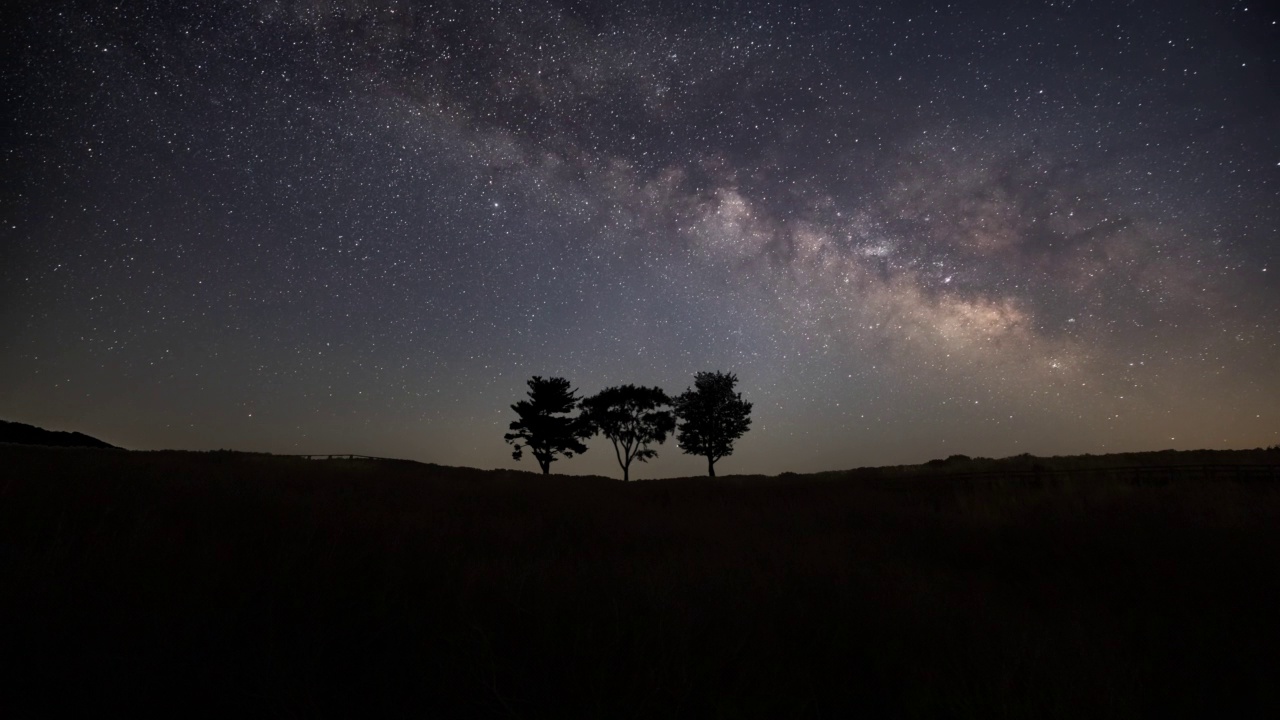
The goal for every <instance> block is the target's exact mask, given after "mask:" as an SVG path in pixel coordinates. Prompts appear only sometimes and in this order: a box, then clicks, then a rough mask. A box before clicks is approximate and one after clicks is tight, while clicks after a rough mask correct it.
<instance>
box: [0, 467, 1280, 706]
mask: <svg viewBox="0 0 1280 720" xmlns="http://www.w3.org/2000/svg"><path fill="white" fill-rule="evenodd" d="M1278 456H1280V453H1276V452H1265V451H1259V452H1255V453H1252V454H1244V453H1238V454H1207V455H1201V456H1194V457H1193V456H1189V455H1178V456H1176V457H1175V456H1173V455H1169V456H1166V457H1165V460H1167V461H1168V462H1169V463H1170V464H1182V465H1192V464H1194V465H1205V464H1208V465H1210V466H1216V465H1229V464H1231V463H1236V464H1239V463H1246V464H1271V465H1275V464H1277V463H1280V457H1278ZM1152 458H1154V459H1155V460H1160V458H1159V456H1151V457H1147V458H1145V459H1141V458H1140V459H1139V460H1140V461H1141V462H1146V463H1151V462H1153V459H1152ZM1107 462H1108V461H1106V460H1104V459H1096V460H1092V461H1081V462H1080V463H1077V464H1076V465H1073V466H1072V467H1080V468H1083V467H1085V466H1087V465H1089V464H1093V465H1096V466H1100V467H1101V466H1105V465H1106V463H1107ZM1109 462H1111V463H1112V464H1116V463H1117V462H1119V464H1126V463H1129V464H1131V463H1132V462H1134V461H1133V460H1132V459H1129V460H1124V461H1122V462H1121V461H1116V460H1114V459H1113V460H1111V461H1109ZM1157 464H1158V463H1157ZM1050 465H1051V463H1048V461H1046V463H1044V464H1041V465H1039V466H1038V467H1037V468H1036V472H1035V474H1033V475H1027V476H1017V475H1007V476H1004V477H1003V478H1002V477H999V476H996V477H993V476H989V475H988V476H972V475H966V474H965V473H963V472H961V470H963V469H964V468H963V467H961V468H960V469H959V470H957V468H956V467H955V463H951V464H943V465H939V466H938V467H935V468H932V470H933V471H935V472H934V474H932V475H930V476H915V475H912V474H911V473H910V472H905V471H903V472H888V471H886V472H879V473H877V472H870V471H868V472H863V473H851V474H844V475H841V474H825V475H822V476H807V477H806V476H792V477H784V478H779V479H763V478H754V479H753V478H724V479H720V480H717V481H707V480H671V481H653V482H644V483H631V484H628V485H623V484H621V483H618V482H615V481H610V480H604V479H600V478H570V477H555V476H552V477H550V478H543V477H541V476H538V475H533V474H526V473H516V472H483V471H473V470H463V469H451V468H439V467H434V466H426V465H418V464H413V463H397V462H378V461H339V460H329V461H317V460H313V461H307V460H299V459H291V458H280V457H271V456H260V455H245V454H237V453H179V452H161V453H131V452H125V451H117V450H90V449H52V448H32V447H19V446H0V666H3V667H5V668H6V669H4V670H3V677H2V678H0V694H2V695H0V714H3V715H5V716H7V717H50V716H53V715H54V714H57V713H59V711H65V710H69V709H70V710H76V711H79V712H80V713H81V714H88V713H93V714H95V715H98V714H102V713H105V712H108V711H111V710H114V709H121V708H128V709H133V710H141V711H148V712H164V713H167V714H170V715H172V716H175V717H181V716H187V715H192V714H207V715H217V716H231V714H232V713H235V714H237V715H238V714H243V713H246V712H247V713H251V714H254V715H263V714H272V715H284V716H300V717H309V716H315V715H323V714H328V715H334V714H344V715H352V716H358V715H360V714H368V713H376V714H392V715H414V716H417V717H475V716H482V717H487V716H495V717H572V716H577V717H582V716H589V717H598V718H653V717H688V718H716V717H719V718H739V717H787V718H805V717H813V718H821V717H851V716H853V715H855V714H857V713H862V712H864V711H869V714H870V715H871V716H893V717H975V718H979V717H980V718H991V717H1072V718H1076V717H1153V718H1154V717H1164V716H1166V715H1169V714H1175V715H1178V716H1187V715H1199V716H1202V717H1280V661H1278V660H1277V653H1278V652H1280V603H1278V600H1280V482H1276V481H1275V480H1267V479H1265V478H1266V476H1267V474H1268V473H1267V472H1262V473H1261V474H1259V473H1257V472H1254V471H1250V472H1235V471H1231V469H1230V468H1228V469H1227V471H1224V472H1207V471H1206V470H1205V468H1203V467H1197V468H1191V469H1183V470H1178V471H1172V472H1166V471H1160V472H1148V473H1145V474H1143V473H1136V472H1127V473H1118V474H1113V475H1107V474H1106V473H1101V472H1095V473H1092V474H1088V473H1083V474H1079V475H1075V476H1072V475H1061V474H1059V475H1044V476H1041V475H1040V474H1039V473H1040V470H1044V469H1051V468H1050ZM984 467H985V466H984ZM1002 467H1003V466H1002ZM1010 467H1012V466H1010ZM1020 467H1023V468H1024V469H1027V468H1031V467H1033V464H1032V460H1030V459H1028V460H1026V461H1024V462H1023V464H1022V465H1021V466H1020ZM986 469H991V468H990V467H986ZM1006 469H1009V468H1006ZM944 473H951V475H952V476H950V477H948V476H947V475H946V474H944ZM1273 477H1274V475H1273ZM13 710H18V711H19V712H18V713H14V712H12V711H13Z"/></svg>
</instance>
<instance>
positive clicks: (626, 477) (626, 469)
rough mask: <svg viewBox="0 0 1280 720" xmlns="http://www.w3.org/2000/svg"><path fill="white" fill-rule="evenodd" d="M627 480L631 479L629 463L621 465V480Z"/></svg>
mask: <svg viewBox="0 0 1280 720" xmlns="http://www.w3.org/2000/svg"><path fill="white" fill-rule="evenodd" d="M629 480H631V464H630V463H628V464H626V465H623V466H622V482H627V481H629Z"/></svg>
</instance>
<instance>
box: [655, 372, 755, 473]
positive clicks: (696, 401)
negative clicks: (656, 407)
mask: <svg viewBox="0 0 1280 720" xmlns="http://www.w3.org/2000/svg"><path fill="white" fill-rule="evenodd" d="M737 384H738V376H737V375H734V374H733V373H722V372H700V373H698V374H697V375H695V376H694V380H693V387H694V389H692V390H690V389H688V388H685V391H684V392H683V393H681V394H680V395H679V396H678V397H676V399H675V400H673V401H672V405H674V406H675V410H676V417H678V418H680V425H679V427H678V430H677V432H678V433H679V441H680V449H681V450H683V451H684V452H685V454H687V455H702V456H703V457H705V458H706V459H707V475H709V476H711V477H715V476H716V461H718V460H719V459H720V458H723V457H727V456H729V455H732V454H733V442H734V441H735V440H737V439H738V438H740V437H742V435H743V434H744V433H746V432H747V429H748V428H750V427H751V418H750V415H751V403H749V402H746V401H744V400H743V399H742V393H735V392H734V391H733V387H734V385H737Z"/></svg>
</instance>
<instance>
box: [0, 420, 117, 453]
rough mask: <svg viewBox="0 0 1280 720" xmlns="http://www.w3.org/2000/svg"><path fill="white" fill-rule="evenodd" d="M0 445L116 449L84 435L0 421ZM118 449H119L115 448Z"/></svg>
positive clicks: (109, 444)
mask: <svg viewBox="0 0 1280 720" xmlns="http://www.w3.org/2000/svg"><path fill="white" fill-rule="evenodd" d="M0 443H14V444H16V445H51V446H55V447H94V448H116V446H115V445H112V444H111V443H105V442H103V441H101V440H99V439H98V438H95V437H89V436H88V435H85V434H84V433H78V432H61V431H58V430H45V429H44V428H38V427H36V426H35V425H27V424H26V423H18V422H8V421H5V420H0ZM116 449H119V448H116Z"/></svg>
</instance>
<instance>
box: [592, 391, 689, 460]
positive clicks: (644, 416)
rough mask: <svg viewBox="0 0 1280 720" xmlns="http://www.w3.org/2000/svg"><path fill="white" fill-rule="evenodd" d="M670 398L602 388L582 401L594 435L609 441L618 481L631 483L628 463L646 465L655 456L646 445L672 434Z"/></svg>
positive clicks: (645, 392) (673, 419)
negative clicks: (619, 472) (636, 462)
mask: <svg viewBox="0 0 1280 720" xmlns="http://www.w3.org/2000/svg"><path fill="white" fill-rule="evenodd" d="M670 404H671V398H669V397H667V394H666V393H665V392H663V391H662V389H661V388H656V387H637V386H635V385H620V386H617V387H611V388H605V389H604V390H601V391H600V392H599V393H596V394H595V395H593V396H591V397H589V398H587V399H585V400H583V401H582V411H583V414H584V415H585V416H586V418H587V422H589V423H590V425H591V427H592V429H593V430H594V431H595V432H598V433H600V434H601V435H604V436H605V437H607V438H609V441H610V442H612V443H613V452H614V455H616V456H617V458H618V465H619V466H620V467H621V468H622V479H623V480H624V481H626V480H630V479H631V462H632V461H633V460H639V461H640V462H648V461H649V459H650V458H654V457H657V456H658V451H657V450H653V449H652V448H650V447H649V444H650V443H659V444H661V443H663V442H665V441H666V439H667V436H668V435H670V434H671V433H672V432H674V431H675V428H676V420H675V416H674V415H672V413H671V411H670V410H669V409H666V408H667V407H668V406H669V405H670Z"/></svg>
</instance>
